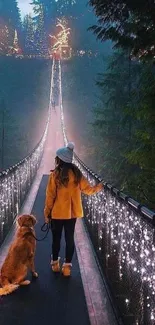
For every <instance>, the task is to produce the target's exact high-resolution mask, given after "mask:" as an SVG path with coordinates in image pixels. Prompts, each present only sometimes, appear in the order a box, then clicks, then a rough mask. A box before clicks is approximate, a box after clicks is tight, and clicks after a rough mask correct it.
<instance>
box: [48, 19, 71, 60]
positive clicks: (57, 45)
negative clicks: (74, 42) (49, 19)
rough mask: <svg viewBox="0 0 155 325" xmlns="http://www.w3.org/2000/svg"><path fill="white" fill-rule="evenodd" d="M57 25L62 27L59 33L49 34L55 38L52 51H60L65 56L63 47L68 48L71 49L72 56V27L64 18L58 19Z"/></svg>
mask: <svg viewBox="0 0 155 325" xmlns="http://www.w3.org/2000/svg"><path fill="white" fill-rule="evenodd" d="M57 21H58V22H57V25H56V27H57V28H59V29H60V31H59V32H58V34H57V35H56V36H55V35H49V36H50V38H51V39H52V40H53V43H54V44H53V46H52V53H56V52H57V51H59V53H60V54H61V57H62V56H63V49H65V50H67V49H70V55H69V56H71V48H70V47H69V44H68V43H69V35H70V30H71V29H70V28H67V22H66V20H65V19H64V18H63V19H57Z"/></svg>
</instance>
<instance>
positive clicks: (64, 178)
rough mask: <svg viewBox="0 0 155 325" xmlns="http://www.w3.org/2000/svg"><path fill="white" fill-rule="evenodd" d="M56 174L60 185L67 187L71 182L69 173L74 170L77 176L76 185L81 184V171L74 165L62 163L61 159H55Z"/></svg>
mask: <svg viewBox="0 0 155 325" xmlns="http://www.w3.org/2000/svg"><path fill="white" fill-rule="evenodd" d="M55 163H56V167H55V172H56V181H57V183H58V185H60V186H62V185H63V186H65V187H67V185H68V182H69V171H70V170H72V172H73V174H74V176H75V181H74V182H75V184H76V185H78V184H79V183H80V180H81V177H82V173H81V171H80V169H79V168H78V167H77V166H76V165H74V164H73V163H66V162H64V161H62V160H61V159H60V158H59V157H56V158H55Z"/></svg>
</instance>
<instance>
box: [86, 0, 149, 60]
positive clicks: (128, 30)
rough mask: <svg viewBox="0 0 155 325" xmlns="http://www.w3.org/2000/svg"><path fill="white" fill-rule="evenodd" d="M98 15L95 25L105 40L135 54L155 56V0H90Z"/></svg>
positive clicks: (142, 56) (147, 56)
mask: <svg viewBox="0 0 155 325" xmlns="http://www.w3.org/2000/svg"><path fill="white" fill-rule="evenodd" d="M89 4H90V5H91V6H93V9H94V12H95V14H96V16H97V17H98V24H97V25H94V26H93V27H92V29H93V31H94V32H95V34H97V37H98V38H99V39H101V40H102V41H104V40H107V39H110V40H112V41H113V42H114V43H115V47H122V48H125V49H126V48H129V49H131V51H132V54H133V55H136V56H138V57H141V58H147V59H148V58H151V59H154V56H155V2H154V0H148V1H146V0H141V1H139V0H89Z"/></svg>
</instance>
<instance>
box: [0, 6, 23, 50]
mask: <svg viewBox="0 0 155 325" xmlns="http://www.w3.org/2000/svg"><path fill="white" fill-rule="evenodd" d="M0 5H1V11H0V13H1V17H3V20H4V24H5V25H6V26H7V28H8V30H9V39H10V40H9V43H10V45H13V40H14V33H15V29H16V30H17V31H18V30H19V29H20V28H21V20H20V13H19V8H18V5H17V0H1V1H0Z"/></svg>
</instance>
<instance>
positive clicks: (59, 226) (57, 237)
mask: <svg viewBox="0 0 155 325" xmlns="http://www.w3.org/2000/svg"><path fill="white" fill-rule="evenodd" d="M75 223H76V219H65V220H62V219H59V220H58V219H52V221H51V226H52V227H51V228H52V235H53V242H52V255H53V261H56V260H57V259H58V256H59V251H60V242H61V236H62V230H63V228H64V231H65V241H66V260H65V262H66V263H71V261H72V257H73V254H74V247H75V245H74V230H75Z"/></svg>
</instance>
